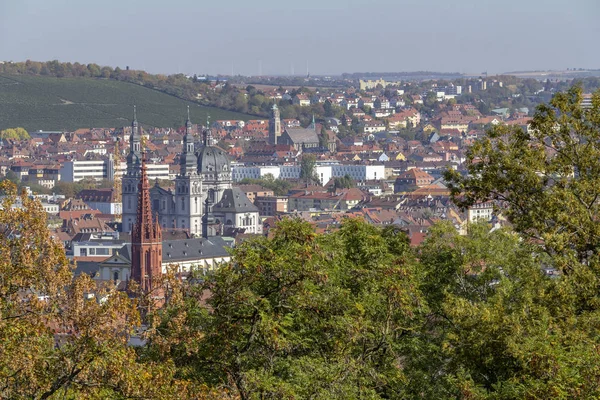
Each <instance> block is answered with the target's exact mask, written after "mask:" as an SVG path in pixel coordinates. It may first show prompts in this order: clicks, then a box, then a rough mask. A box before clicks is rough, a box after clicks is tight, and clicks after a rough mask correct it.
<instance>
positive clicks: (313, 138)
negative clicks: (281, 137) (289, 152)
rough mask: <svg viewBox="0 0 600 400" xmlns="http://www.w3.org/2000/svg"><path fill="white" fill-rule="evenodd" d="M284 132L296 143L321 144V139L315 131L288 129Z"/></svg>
mask: <svg viewBox="0 0 600 400" xmlns="http://www.w3.org/2000/svg"><path fill="white" fill-rule="evenodd" d="M284 132H285V133H287V134H288V136H289V137H290V139H291V140H292V142H294V143H319V137H318V136H317V132H315V130H314V129H307V128H286V129H285V131H284Z"/></svg>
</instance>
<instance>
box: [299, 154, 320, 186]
mask: <svg viewBox="0 0 600 400" xmlns="http://www.w3.org/2000/svg"><path fill="white" fill-rule="evenodd" d="M316 165H317V157H316V156H315V155H314V154H303V155H302V160H301V161H300V179H304V180H305V181H306V183H312V182H314V183H319V182H320V179H319V177H318V176H317V173H316V171H315V166H316Z"/></svg>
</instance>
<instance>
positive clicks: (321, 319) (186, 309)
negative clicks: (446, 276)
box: [150, 219, 426, 399]
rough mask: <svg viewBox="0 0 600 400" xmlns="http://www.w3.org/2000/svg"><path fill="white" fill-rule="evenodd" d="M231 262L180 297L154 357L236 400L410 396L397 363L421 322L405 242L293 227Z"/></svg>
mask: <svg viewBox="0 0 600 400" xmlns="http://www.w3.org/2000/svg"><path fill="white" fill-rule="evenodd" d="M233 257H234V259H235V262H233V263H230V264H227V265H224V266H222V267H221V268H220V269H219V270H218V271H216V272H215V274H214V275H213V276H209V277H208V279H207V281H206V283H205V284H204V285H203V286H202V287H197V286H196V287H194V286H185V285H183V286H182V288H181V289H180V290H181V291H180V292H178V290H177V289H176V290H174V292H175V293H181V295H176V296H174V297H173V298H175V299H176V301H172V302H170V304H169V306H168V307H167V308H166V309H165V310H163V311H162V312H161V313H160V315H155V318H156V319H155V320H154V324H155V326H156V330H155V332H156V334H155V335H154V336H151V337H150V341H151V346H150V347H151V349H152V354H153V356H154V357H156V358H157V359H173V361H174V362H175V364H176V365H177V366H178V368H179V371H180V373H181V376H182V377H186V378H188V379H190V380H195V381H196V382H198V383H199V384H206V385H208V386H209V387H212V388H223V389H226V390H228V391H230V392H231V393H232V395H239V397H240V398H241V399H259V398H260V399H280V398H322V399H326V398H327V399H330V398H373V399H376V398H403V397H405V395H406V393H407V388H406V386H405V383H406V381H405V378H406V377H405V374H404V371H403V369H402V368H399V367H398V363H399V360H400V359H402V357H403V355H404V354H406V353H407V348H408V347H410V343H409V342H410V341H409V340H408V338H410V332H411V331H412V330H413V329H415V328H416V327H417V326H419V324H420V321H421V317H422V315H423V313H424V311H426V308H425V307H424V305H423V302H422V299H421V295H420V293H419V290H418V288H417V286H418V285H417V284H416V282H417V281H418V274H417V271H418V269H416V268H415V266H416V264H415V262H414V258H413V257H412V256H411V254H410V251H409V247H408V241H407V238H406V235H404V234H403V233H401V232H398V231H396V230H394V229H391V228H387V229H379V228H376V227H373V226H370V225H368V224H366V223H365V222H363V221H359V220H347V221H345V222H344V224H343V225H342V227H341V229H340V230H339V231H338V232H337V233H335V234H332V235H325V236H324V235H321V236H319V235H315V234H314V233H313V231H312V228H311V227H310V225H309V224H308V223H306V222H301V221H299V220H291V219H290V220H284V221H282V222H281V223H279V224H278V225H277V227H276V228H275V229H274V231H273V237H272V238H271V239H267V238H260V239H257V240H253V241H246V242H244V243H243V244H241V245H240V246H238V247H237V248H236V249H235V250H234V252H233ZM206 290H209V291H210V293H211V296H210V298H209V299H208V301H207V303H208V304H207V305H203V303H202V302H201V298H202V293H203V292H204V291H206Z"/></svg>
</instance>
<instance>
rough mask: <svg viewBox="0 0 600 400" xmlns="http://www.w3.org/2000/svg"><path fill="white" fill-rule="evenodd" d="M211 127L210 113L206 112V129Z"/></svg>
mask: <svg viewBox="0 0 600 400" xmlns="http://www.w3.org/2000/svg"><path fill="white" fill-rule="evenodd" d="M208 128H210V115H209V114H206V129H208Z"/></svg>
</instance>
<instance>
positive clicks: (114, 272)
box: [113, 271, 119, 282]
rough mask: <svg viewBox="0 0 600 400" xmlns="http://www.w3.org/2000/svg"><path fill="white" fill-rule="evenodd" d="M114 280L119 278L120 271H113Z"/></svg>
mask: <svg viewBox="0 0 600 400" xmlns="http://www.w3.org/2000/svg"><path fill="white" fill-rule="evenodd" d="M113 280H114V281H115V282H116V281H118V280H119V271H113Z"/></svg>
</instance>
